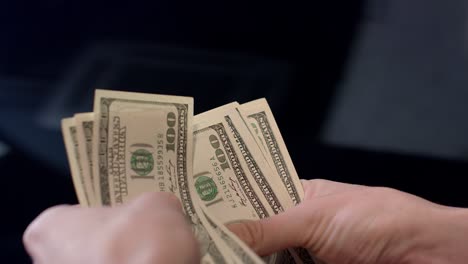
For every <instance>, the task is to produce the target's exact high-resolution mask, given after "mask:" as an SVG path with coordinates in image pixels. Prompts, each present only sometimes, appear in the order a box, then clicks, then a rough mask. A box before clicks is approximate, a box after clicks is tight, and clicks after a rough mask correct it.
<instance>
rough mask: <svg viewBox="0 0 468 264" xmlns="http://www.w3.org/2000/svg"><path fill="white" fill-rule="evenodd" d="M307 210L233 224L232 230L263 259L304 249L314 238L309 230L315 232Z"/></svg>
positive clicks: (230, 225)
mask: <svg viewBox="0 0 468 264" xmlns="http://www.w3.org/2000/svg"><path fill="white" fill-rule="evenodd" d="M305 209H307V208H305V207H304V206H303V205H299V206H296V207H294V208H291V209H288V210H287V211H286V212H284V213H281V214H278V215H275V216H272V217H270V218H266V219H262V220H258V221H242V222H238V223H232V224H229V225H228V228H229V229H230V230H231V231H232V232H233V233H235V234H236V235H237V236H238V237H239V238H240V239H241V240H242V241H244V242H245V243H246V244H247V245H248V246H249V247H251V248H252V249H253V250H254V251H255V252H256V253H257V254H259V255H261V256H266V255H269V254H272V253H274V252H277V251H280V250H284V249H287V248H291V247H303V246H305V245H307V244H308V237H310V235H309V234H308V232H307V231H308V230H311V229H313V225H312V223H311V218H310V217H309V216H308V215H309V214H306V212H307V210H305ZM312 220H313V219H312Z"/></svg>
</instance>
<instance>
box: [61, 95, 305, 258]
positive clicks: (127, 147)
mask: <svg viewBox="0 0 468 264" xmlns="http://www.w3.org/2000/svg"><path fill="white" fill-rule="evenodd" d="M93 111H94V112H92V113H82V114H76V115H75V116H74V117H72V118H66V119H63V120H62V133H63V137H64V141H65V146H66V150H67V156H68V160H69V163H70V169H71V175H72V178H73V184H74V186H75V191H76V194H77V196H78V200H79V202H80V204H81V205H82V206H114V205H119V204H123V203H125V202H127V201H129V200H131V199H132V198H135V197H136V196H138V195H139V194H141V193H144V192H153V191H154V192H172V193H174V194H175V195H176V196H177V197H178V198H179V199H180V201H181V204H182V207H183V209H184V212H185V214H186V215H187V218H188V219H189V221H190V223H191V224H192V229H193V231H194V233H195V235H196V237H197V239H198V240H199V242H200V245H201V246H200V247H201V251H202V263H263V262H267V263H314V262H313V260H312V257H311V256H310V255H309V254H308V252H307V251H306V250H304V249H289V250H285V251H283V252H278V253H276V254H273V255H271V256H269V257H266V258H263V259H262V258H260V257H258V256H257V255H256V254H255V253H253V251H251V250H250V249H249V248H248V247H247V246H246V245H245V244H244V243H243V242H241V241H240V240H239V239H238V238H237V237H236V236H235V235H233V234H232V233H231V232H230V231H229V230H228V229H227V228H226V227H225V224H228V223H233V222H236V221H241V220H256V219H261V218H267V217H269V216H272V215H274V214H278V213H280V212H282V211H284V210H286V209H287V208H290V207H292V206H294V205H297V204H298V203H299V202H300V201H301V200H302V198H303V189H302V185H301V183H300V181H299V178H298V175H297V173H296V170H295V168H294V165H293V163H292V161H291V158H290V156H289V154H288V151H287V149H286V145H285V143H284V141H283V138H282V136H281V133H280V130H279V129H278V126H277V124H276V122H275V119H274V117H273V114H272V112H271V110H270V107H269V106H268V103H267V101H266V100H265V99H259V100H255V101H252V102H248V103H245V104H239V103H237V102H234V103H230V104H227V105H224V106H221V107H218V108H216V109H213V110H210V111H207V112H205V113H201V114H198V115H196V116H194V115H193V98H190V97H182V96H169V95H157V94H143V93H132V92H120V91H110V90H96V92H95V99H94V109H93Z"/></svg>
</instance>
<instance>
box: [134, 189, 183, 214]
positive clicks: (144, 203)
mask: <svg viewBox="0 0 468 264" xmlns="http://www.w3.org/2000/svg"><path fill="white" fill-rule="evenodd" d="M129 206H130V207H133V208H134V209H136V210H143V211H146V210H148V208H156V209H161V208H165V209H172V210H174V211H177V212H180V213H182V204H181V203H180V201H179V198H177V196H175V195H174V194H173V193H169V192H147V193H144V194H142V195H140V196H138V197H137V198H135V199H134V200H133V201H132V202H130V203H129Z"/></svg>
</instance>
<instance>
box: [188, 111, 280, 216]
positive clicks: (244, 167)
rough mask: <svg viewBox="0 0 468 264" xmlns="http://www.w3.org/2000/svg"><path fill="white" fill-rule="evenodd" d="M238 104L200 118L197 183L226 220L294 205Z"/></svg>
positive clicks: (197, 124) (204, 198) (203, 198)
mask: <svg viewBox="0 0 468 264" xmlns="http://www.w3.org/2000/svg"><path fill="white" fill-rule="evenodd" d="M237 106H238V104H236V103H232V104H229V105H225V106H222V107H219V108H216V109H214V110H211V111H208V112H205V113H203V114H200V115H197V116H196V117H195V125H194V130H195V132H194V141H195V143H194V148H195V151H194V153H195V154H194V174H193V178H194V181H193V182H194V187H195V190H196V191H197V194H198V195H199V197H200V199H201V201H202V202H203V203H204V204H205V206H206V207H207V208H208V211H209V212H210V213H212V214H214V215H215V216H216V217H217V218H219V219H220V221H222V222H223V223H229V222H234V221H239V220H246V219H250V220H254V219H259V218H266V217H268V216H271V215H274V214H275V213H277V212H281V211H283V210H284V209H283V208H285V207H288V206H289V204H287V205H284V204H283V203H284V201H288V200H289V199H287V197H285V195H287V194H286V193H284V192H283V190H282V189H281V188H278V187H280V186H277V185H278V182H276V181H275V179H274V178H272V177H270V175H272V174H273V173H272V172H271V169H270V167H269V166H268V164H267V162H266V160H265V159H264V157H263V155H262V153H261V151H260V150H259V148H258V146H257V144H256V143H255V141H254V140H253V138H252V136H251V134H250V132H249V131H248V129H247V127H246V126H245V124H244V123H243V121H242V119H241V117H240V115H239V114H238V113H237V111H236V107H237Z"/></svg>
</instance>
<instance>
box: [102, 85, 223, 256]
mask: <svg viewBox="0 0 468 264" xmlns="http://www.w3.org/2000/svg"><path fill="white" fill-rule="evenodd" d="M94 113H95V121H94V133H93V135H94V139H93V142H95V143H94V149H93V155H94V159H93V160H95V161H97V162H96V166H94V175H96V176H97V177H98V181H99V188H98V192H97V193H98V195H99V197H100V203H101V204H102V205H116V204H122V203H124V202H127V201H129V200H131V199H132V198H133V197H135V196H137V195H138V194H141V193H143V192H154V191H157V192H172V193H174V194H175V195H176V196H177V197H178V198H179V199H180V201H181V203H182V206H183V210H184V212H185V214H186V215H187V218H188V220H189V221H190V223H191V224H192V228H193V230H194V233H195V235H196V237H197V239H198V240H199V242H200V244H201V245H203V247H202V250H203V251H202V262H203V263H231V262H230V260H229V258H228V257H227V256H229V255H230V254H229V253H228V252H229V248H227V247H225V248H222V249H221V248H219V247H218V245H217V243H216V241H215V239H217V238H213V237H212V234H211V233H210V230H208V229H207V228H206V226H207V224H206V223H204V222H202V221H201V219H200V217H198V214H197V208H196V205H195V204H194V203H193V199H192V197H191V194H190V189H189V185H188V175H192V146H193V133H192V119H193V99H192V98H188V97H178V96H165V95H153V94H142V93H127V92H116V91H105V90H96V95H95V105H94Z"/></svg>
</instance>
